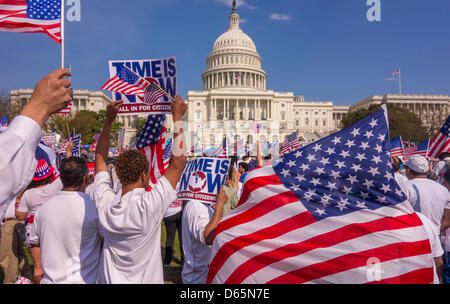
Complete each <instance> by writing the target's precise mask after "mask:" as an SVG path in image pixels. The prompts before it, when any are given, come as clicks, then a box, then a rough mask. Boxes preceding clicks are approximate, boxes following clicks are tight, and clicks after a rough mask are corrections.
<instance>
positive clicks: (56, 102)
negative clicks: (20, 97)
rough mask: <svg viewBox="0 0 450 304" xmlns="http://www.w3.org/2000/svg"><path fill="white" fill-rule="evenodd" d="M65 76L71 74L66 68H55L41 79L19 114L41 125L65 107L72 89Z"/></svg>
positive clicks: (70, 96)
mask: <svg viewBox="0 0 450 304" xmlns="http://www.w3.org/2000/svg"><path fill="white" fill-rule="evenodd" d="M65 76H67V77H70V76H72V74H71V73H70V71H69V70H67V69H57V70H55V71H53V72H52V73H50V74H48V75H47V76H45V77H44V78H43V79H41V80H40V81H39V82H38V83H37V84H36V87H35V88H34V91H33V94H32V95H31V98H30V102H29V103H28V104H27V106H26V107H25V108H24V109H23V111H22V113H21V115H24V116H28V117H30V118H32V119H33V120H35V121H36V122H37V123H38V124H39V125H40V126H42V125H43V124H44V123H45V121H46V120H47V119H48V117H49V116H50V115H52V114H53V113H56V112H58V111H60V110H62V109H64V108H65V107H67V105H68V104H69V102H70V100H71V98H72V91H71V89H70V85H71V82H70V80H69V79H66V78H64V77H65Z"/></svg>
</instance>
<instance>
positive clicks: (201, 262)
mask: <svg viewBox="0 0 450 304" xmlns="http://www.w3.org/2000/svg"><path fill="white" fill-rule="evenodd" d="M213 214H214V210H213V209H212V207H211V205H209V204H202V203H200V202H198V201H189V202H187V203H186V205H185V206H184V209H183V215H182V220H181V227H183V229H181V235H182V241H183V251H184V266H183V271H182V278H183V283H184V284H206V280H207V278H208V269H209V261H210V255H211V246H208V245H206V243H205V236H204V231H205V227H206V225H208V223H209V222H210V221H211V218H212V216H213Z"/></svg>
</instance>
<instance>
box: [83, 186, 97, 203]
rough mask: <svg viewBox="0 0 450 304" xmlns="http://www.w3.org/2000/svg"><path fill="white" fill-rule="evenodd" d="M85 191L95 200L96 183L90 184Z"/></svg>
mask: <svg viewBox="0 0 450 304" xmlns="http://www.w3.org/2000/svg"><path fill="white" fill-rule="evenodd" d="M84 193H86V194H87V195H88V196H89V198H90V199H91V200H94V194H95V187H94V184H90V185H88V186H87V187H86V189H85V190H84Z"/></svg>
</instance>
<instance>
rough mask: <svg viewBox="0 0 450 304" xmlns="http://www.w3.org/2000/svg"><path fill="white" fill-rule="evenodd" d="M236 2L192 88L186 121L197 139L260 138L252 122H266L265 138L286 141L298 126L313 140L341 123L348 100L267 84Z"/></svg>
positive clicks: (206, 144) (215, 143) (305, 137)
mask: <svg viewBox="0 0 450 304" xmlns="http://www.w3.org/2000/svg"><path fill="white" fill-rule="evenodd" d="M239 19H240V17H239V14H238V13H237V11H236V6H235V3H234V5H233V9H232V12H231V14H230V16H229V27H228V29H227V31H226V32H225V33H223V34H222V35H220V36H219V38H217V40H216V41H215V43H214V46H213V49H212V52H211V53H210V55H209V56H208V58H207V60H206V63H207V69H206V70H205V71H204V72H203V74H202V83H203V90H202V91H189V92H188V94H187V101H188V104H189V109H188V114H187V121H188V123H189V127H190V130H191V132H194V136H193V137H195V138H191V140H194V141H195V142H201V143H203V145H204V147H217V146H218V145H219V144H220V143H221V142H222V140H223V137H224V136H225V135H226V136H228V138H230V139H231V140H232V142H233V139H237V140H240V139H244V142H246V143H248V144H252V143H254V142H255V141H256V138H255V136H256V135H255V129H254V125H255V124H256V123H262V129H261V133H260V138H261V141H264V140H267V141H269V142H283V141H284V139H285V136H287V135H290V134H291V133H293V132H295V131H297V134H298V136H299V139H300V140H301V141H303V142H311V141H315V140H317V139H319V138H321V137H323V136H326V135H329V134H330V133H331V132H333V131H336V130H338V129H339V127H340V121H341V120H342V118H343V117H344V116H345V115H346V113H347V112H348V109H349V107H348V106H334V105H333V102H331V101H320V102H312V101H311V102H308V101H305V99H304V97H303V96H294V93H293V92H275V91H272V90H268V89H267V87H266V80H267V76H268V75H267V73H266V72H265V71H264V70H263V69H262V66H261V63H262V58H261V56H260V55H259V54H258V51H257V50H256V46H255V44H254V43H253V41H252V39H251V38H250V37H249V36H248V35H246V34H245V33H244V32H243V31H242V29H241V28H240V25H239Z"/></svg>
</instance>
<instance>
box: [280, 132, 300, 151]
mask: <svg viewBox="0 0 450 304" xmlns="http://www.w3.org/2000/svg"><path fill="white" fill-rule="evenodd" d="M298 148H300V143H299V141H298V139H297V132H294V133H292V134H291V135H289V136H288V137H286V139H285V140H284V142H283V143H282V144H281V154H286V153H289V152H291V151H293V150H296V149H298Z"/></svg>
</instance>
